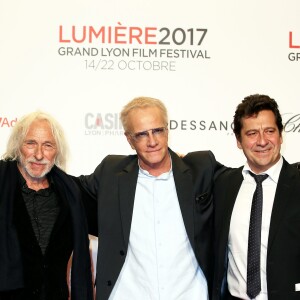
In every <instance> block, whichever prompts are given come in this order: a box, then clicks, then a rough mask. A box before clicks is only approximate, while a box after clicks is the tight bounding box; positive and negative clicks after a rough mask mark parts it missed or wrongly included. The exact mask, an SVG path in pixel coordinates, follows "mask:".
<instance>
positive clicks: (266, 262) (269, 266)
mask: <svg viewBox="0 0 300 300" xmlns="http://www.w3.org/2000/svg"><path fill="white" fill-rule="evenodd" d="M282 131H283V124H282V118H281V115H280V112H279V109H278V105H277V103H276V101H275V100H274V99H271V98H270V97H268V96H266V95H251V96H249V97H246V98H245V99H244V100H243V101H242V102H241V103H240V104H239V105H238V107H237V109H236V112H235V116H234V133H235V136H236V140H237V146H238V147H239V148H240V149H242V150H243V152H244V154H245V156H246V158H247V162H246V164H245V165H244V166H243V167H240V168H238V169H231V170H228V171H226V172H224V173H222V174H221V175H220V176H219V177H218V178H217V180H216V183H215V187H214V200H215V215H214V222H215V247H214V249H215V273H214V285H213V299H214V300H218V299H256V300H267V299H269V300H293V299H300V176H299V171H298V170H297V168H295V167H294V166H291V165H290V164H289V163H288V162H287V161H286V160H285V159H284V158H283V157H282V155H281V154H280V149H281V144H282V141H283V137H282Z"/></svg>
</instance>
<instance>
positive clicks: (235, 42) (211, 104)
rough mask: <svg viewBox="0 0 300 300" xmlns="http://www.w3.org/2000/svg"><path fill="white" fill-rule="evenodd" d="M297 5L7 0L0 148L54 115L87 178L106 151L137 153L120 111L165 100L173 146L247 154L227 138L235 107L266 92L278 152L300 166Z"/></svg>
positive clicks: (0, 10)
mask: <svg viewBox="0 0 300 300" xmlns="http://www.w3.org/2000/svg"><path fill="white" fill-rule="evenodd" d="M299 16H300V2H299V0H286V1H278V0H265V1H258V0H252V1H236V0H227V1H221V0H219V1H216V0H213V1H203V0H186V1H174V0H172V1H171V0H164V1H161V0H152V1H138V0H111V1H101V0H97V1H96V0H86V1H70V0H64V1H58V0H54V1H37V0H28V1H4V0H1V1H0V36H1V46H0V76H1V80H0V85H1V88H0V141H1V142H0V152H1V154H2V153H4V151H5V147H6V142H7V139H8V136H9V134H10V132H11V129H12V127H13V126H14V123H15V121H16V120H17V119H18V118H20V117H21V116H22V115H24V114H27V113H29V112H31V111H34V110H37V109H39V110H44V111H46V112H48V113H51V114H52V115H53V116H54V117H55V118H57V119H58V120H59V121H60V123H61V124H62V126H63V127H64V129H65V132H66V136H67V139H68V142H69V145H70V157H69V163H68V169H67V171H68V172H69V173H71V174H73V175H80V174H88V173H91V172H92V171H93V170H94V168H95V167H96V165H97V164H98V163H100V161H101V160H102V159H103V158H104V157H105V156H106V155H107V154H131V153H132V150H131V148H130V147H129V145H128V143H127V141H126V138H125V137H124V133H123V129H122V126H121V123H120V121H119V112H120V110H121V109H122V107H123V106H124V105H125V104H126V103H127V102H128V101H129V100H131V99H132V98H134V97H137V96H150V97H155V98H159V99H161V100H162V101H163V102H164V103H165V104H166V106H167V108H168V111H169V119H170V121H169V128H170V133H169V134H170V147H171V148H172V149H173V150H174V151H176V152H179V153H187V152H190V151H195V150H208V149H210V150H212V151H213V152H214V154H215V156H216V158H217V159H218V160H219V161H220V162H222V163H224V164H226V165H228V166H240V165H242V164H243V163H244V161H245V159H244V156H243V154H242V153H241V150H239V149H238V148H237V146H236V141H235V137H234V135H233V134H232V128H231V126H232V120H233V114H234V111H235V108H236V106H237V104H238V103H239V102H240V101H241V100H242V99H243V98H244V97H245V96H248V95H250V94H255V93H260V94H267V95H269V96H271V97H272V98H274V99H275V100H276V101H277V102H278V104H279V107H280V110H281V113H282V115H283V120H284V123H285V127H284V143H283V146H282V153H283V155H284V156H285V158H286V159H287V160H288V161H290V162H296V161H300V154H299V145H300V144H299V136H300V72H299V71H300V68H299V67H300V17H299Z"/></svg>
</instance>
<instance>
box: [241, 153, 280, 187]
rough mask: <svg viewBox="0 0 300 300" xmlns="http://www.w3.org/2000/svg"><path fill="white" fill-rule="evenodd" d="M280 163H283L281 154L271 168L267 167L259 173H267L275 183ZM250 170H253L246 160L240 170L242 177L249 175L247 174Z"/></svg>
mask: <svg viewBox="0 0 300 300" xmlns="http://www.w3.org/2000/svg"><path fill="white" fill-rule="evenodd" d="M282 165H283V158H282V156H280V159H279V160H278V162H277V163H276V164H275V165H273V166H272V167H271V168H269V169H268V170H266V171H265V172H262V173H259V175H261V174H267V175H268V176H269V178H270V179H271V180H272V181H274V182H275V183H277V182H278V179H279V175H280V171H281V168H282ZM250 171H251V172H253V171H252V170H251V169H250V167H249V164H248V162H246V164H245V166H244V168H243V171H242V174H243V177H244V179H246V178H247V177H248V176H250V175H249V172H250ZM253 173H254V172H253Z"/></svg>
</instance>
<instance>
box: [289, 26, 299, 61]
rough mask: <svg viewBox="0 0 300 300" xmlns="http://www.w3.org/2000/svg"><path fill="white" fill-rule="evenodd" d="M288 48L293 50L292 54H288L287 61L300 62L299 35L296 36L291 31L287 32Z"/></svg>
mask: <svg viewBox="0 0 300 300" xmlns="http://www.w3.org/2000/svg"><path fill="white" fill-rule="evenodd" d="M289 48H290V49H294V50H293V52H290V53H289V55H288V58H289V60H290V61H300V52H299V51H300V34H298V35H297V34H296V33H295V32H293V31H290V32H289ZM296 49H297V50H298V51H297V50H296Z"/></svg>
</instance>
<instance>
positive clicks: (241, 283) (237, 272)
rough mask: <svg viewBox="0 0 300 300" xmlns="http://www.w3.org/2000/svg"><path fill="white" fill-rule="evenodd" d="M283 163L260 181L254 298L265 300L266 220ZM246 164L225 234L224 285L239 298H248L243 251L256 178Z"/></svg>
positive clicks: (246, 240)
mask: <svg viewBox="0 0 300 300" xmlns="http://www.w3.org/2000/svg"><path fill="white" fill-rule="evenodd" d="M282 164H283V159H282V157H281V158H280V160H279V161H278V162H277V163H276V164H275V165H274V166H272V167H271V168H270V169H269V170H267V171H266V172H263V173H261V174H268V175H269V176H268V178H267V179H266V180H264V181H263V182H262V186H263V211H262V231H261V253H260V255H261V256H260V260H261V262H260V273H261V292H260V294H259V295H258V296H257V297H256V298H255V300H267V299H268V289H267V277H266V264H267V249H268V238H269V228H270V220H271V214H272V208H273V203H274V198H275V193H276V188H277V183H278V178H279V174H280V171H281V167H282ZM249 171H251V170H250V168H249V165H248V164H247V163H246V165H245V166H244V168H243V173H242V174H243V177H244V181H243V182H242V185H241V187H240V190H239V193H238V196H237V199H236V201H235V205H234V208H233V212H232V216H231V221H230V229H229V237H228V272H227V280H228V289H229V291H230V294H231V295H233V296H235V297H238V298H241V299H250V298H249V297H248V295H247V293H246V289H247V251H248V235H249V223H250V212H251V205H252V197H253V193H254V191H255V189H256V182H255V180H254V178H253V177H252V176H251V175H250V174H249Z"/></svg>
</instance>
